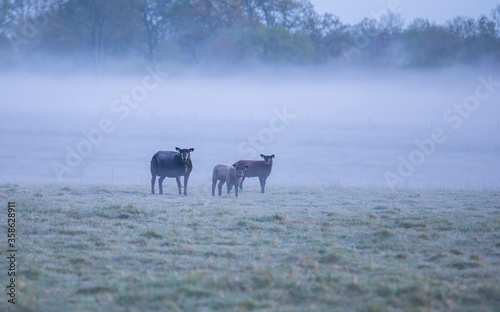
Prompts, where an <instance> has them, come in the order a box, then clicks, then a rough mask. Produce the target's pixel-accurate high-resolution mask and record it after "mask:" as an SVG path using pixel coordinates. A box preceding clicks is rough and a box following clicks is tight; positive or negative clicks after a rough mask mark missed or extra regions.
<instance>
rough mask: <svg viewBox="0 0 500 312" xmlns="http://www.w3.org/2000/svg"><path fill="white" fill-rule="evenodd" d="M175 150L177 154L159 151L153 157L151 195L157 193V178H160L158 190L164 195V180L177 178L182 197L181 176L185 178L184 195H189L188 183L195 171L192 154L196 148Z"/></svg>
mask: <svg viewBox="0 0 500 312" xmlns="http://www.w3.org/2000/svg"><path fill="white" fill-rule="evenodd" d="M175 150H176V151H177V152H173V151H168V152H165V151H159V152H157V153H156V154H154V155H153V158H152V159H151V194H154V193H155V181H156V176H159V178H158V188H159V191H160V194H163V180H164V179H165V178H166V177H168V178H175V180H176V181H177V186H178V187H179V195H181V194H182V192H181V176H184V195H187V192H186V188H187V183H188V180H189V175H190V174H191V171H192V170H193V163H192V162H191V154H190V153H191V152H192V151H194V148H190V149H187V148H184V149H180V148H178V147H176V148H175Z"/></svg>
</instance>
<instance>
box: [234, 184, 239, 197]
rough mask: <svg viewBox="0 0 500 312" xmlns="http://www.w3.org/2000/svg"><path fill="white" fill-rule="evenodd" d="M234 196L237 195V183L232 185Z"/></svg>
mask: <svg viewBox="0 0 500 312" xmlns="http://www.w3.org/2000/svg"><path fill="white" fill-rule="evenodd" d="M234 196H235V197H238V184H235V185H234Z"/></svg>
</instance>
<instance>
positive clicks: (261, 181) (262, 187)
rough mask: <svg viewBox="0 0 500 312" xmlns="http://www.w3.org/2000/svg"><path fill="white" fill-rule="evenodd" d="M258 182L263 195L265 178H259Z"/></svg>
mask: <svg viewBox="0 0 500 312" xmlns="http://www.w3.org/2000/svg"><path fill="white" fill-rule="evenodd" d="M259 182H260V192H261V193H262V194H264V192H265V189H266V178H265V177H259Z"/></svg>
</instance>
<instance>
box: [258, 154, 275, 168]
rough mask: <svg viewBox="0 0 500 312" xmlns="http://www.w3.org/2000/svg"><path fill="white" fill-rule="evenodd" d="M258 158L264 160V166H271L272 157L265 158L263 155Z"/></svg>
mask: <svg viewBox="0 0 500 312" xmlns="http://www.w3.org/2000/svg"><path fill="white" fill-rule="evenodd" d="M260 157H262V159H264V165H271V164H272V163H273V158H274V155H271V156H266V155H264V154H260Z"/></svg>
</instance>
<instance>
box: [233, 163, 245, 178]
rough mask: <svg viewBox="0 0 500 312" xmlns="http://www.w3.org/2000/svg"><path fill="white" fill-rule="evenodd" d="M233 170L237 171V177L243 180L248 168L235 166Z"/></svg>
mask: <svg viewBox="0 0 500 312" xmlns="http://www.w3.org/2000/svg"><path fill="white" fill-rule="evenodd" d="M233 169H234V170H235V171H236V176H237V177H238V178H241V177H243V176H244V175H245V170H247V169H248V166H244V167H238V166H236V165H233Z"/></svg>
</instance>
